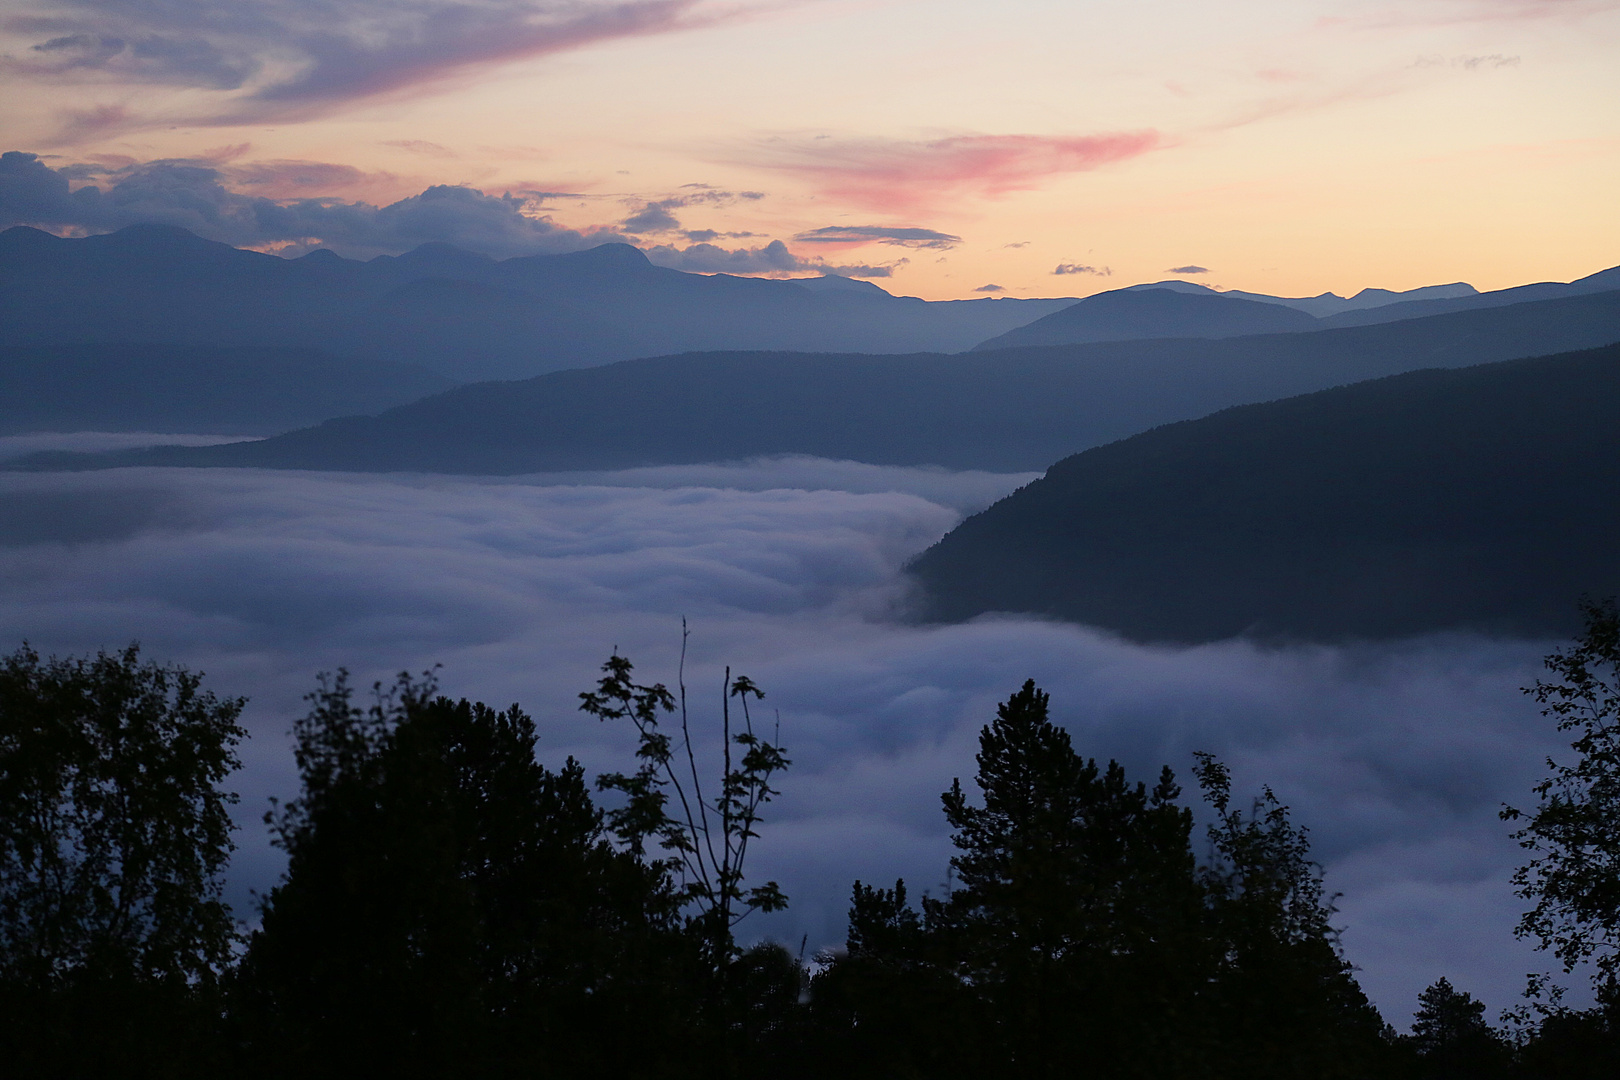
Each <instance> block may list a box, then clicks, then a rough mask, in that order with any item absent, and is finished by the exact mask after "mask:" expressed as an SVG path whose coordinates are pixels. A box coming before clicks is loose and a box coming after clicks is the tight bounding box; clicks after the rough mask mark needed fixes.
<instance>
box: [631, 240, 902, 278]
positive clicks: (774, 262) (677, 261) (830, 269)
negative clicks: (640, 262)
mask: <svg viewBox="0 0 1620 1080" xmlns="http://www.w3.org/2000/svg"><path fill="white" fill-rule="evenodd" d="M694 235H696V234H694ZM646 252H647V258H649V259H651V260H652V261H653V262H654V263H656V264H657V265H659V266H667V267H669V268H670V269H672V270H685V271H689V272H691V273H697V274H771V275H778V276H787V275H803V274H806V273H815V274H837V275H838V276H840V277H858V278H874V277H889V276H890V275H892V274H893V273H894V271H895V269H896V268H897V267H899V266H901V265H903V264H904V263H905V262H906V260H905V259H898V260H896V261H895V262H893V263H889V264H887V265H876V266H874V265H869V264H866V263H832V262H828V261H827V260H825V259H820V258H813V257H812V258H808V259H807V258H804V257H803V256H800V255H795V254H794V253H793V252H792V251H789V250H788V246H787V245H786V244H784V243H782V241H780V240H772V241H771V242H770V243H768V244H765V245H763V246H760V247H747V248H723V247H720V246H719V245H717V244H711V243H707V242H702V243H696V244H688V245H687V246H686V247H677V246H676V245H674V244H658V245H656V246H654V247H650V248H647V249H646Z"/></svg>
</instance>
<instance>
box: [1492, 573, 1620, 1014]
mask: <svg viewBox="0 0 1620 1080" xmlns="http://www.w3.org/2000/svg"><path fill="white" fill-rule="evenodd" d="M1582 614H1583V615H1584V617H1585V621H1586V627H1585V631H1584V632H1583V633H1582V635H1581V636H1580V637H1579V638H1578V639H1577V640H1576V642H1575V644H1574V646H1573V647H1571V648H1568V649H1561V650H1559V651H1557V652H1554V653H1552V654H1551V655H1549V656H1548V657H1547V658H1546V661H1545V663H1546V667H1547V669H1548V670H1549V671H1551V672H1553V673H1554V674H1555V675H1556V676H1557V678H1556V679H1555V680H1553V681H1551V682H1543V681H1541V680H1539V679H1538V680H1537V681H1536V684H1535V686H1533V687H1528V688H1526V690H1525V693H1527V694H1529V695H1531V696H1532V697H1534V698H1535V699H1536V701H1537V702H1538V703H1540V704H1542V705H1544V706H1545V708H1544V709H1542V714H1543V715H1544V716H1548V717H1550V718H1552V719H1553V720H1555V721H1556V722H1557V724H1558V730H1559V731H1563V732H1573V733H1574V736H1575V737H1574V739H1573V740H1572V741H1571V743H1570V749H1571V750H1573V751H1574V752H1575V754H1576V755H1577V758H1576V760H1575V761H1574V762H1572V763H1562V764H1561V763H1559V762H1557V761H1555V760H1553V759H1552V758H1548V759H1547V769H1548V771H1549V775H1548V776H1547V778H1546V779H1544V780H1542V781H1541V782H1540V783H1539V784H1537V785H1536V786H1535V788H1534V789H1533V790H1534V791H1535V793H1536V796H1537V799H1538V800H1539V802H1538V805H1537V806H1536V807H1535V809H1533V810H1531V811H1528V812H1526V811H1522V810H1519V809H1516V808H1515V807H1511V806H1508V807H1504V808H1503V810H1502V818H1503V820H1505V821H1515V822H1521V823H1522V825H1521V827H1520V828H1519V829H1518V831H1516V832H1515V833H1514V834H1513V836H1514V839H1516V840H1518V841H1519V844H1520V846H1521V847H1523V848H1524V849H1525V850H1527V851H1529V852H1531V853H1533V855H1534V858H1532V859H1531V860H1530V862H1529V863H1527V864H1526V865H1525V866H1523V867H1521V868H1520V869H1519V870H1518V872H1517V873H1515V874H1514V875H1513V883H1514V884H1515V885H1516V886H1517V887H1518V893H1519V895H1520V896H1522V897H1524V898H1525V899H1526V900H1533V901H1535V905H1536V906H1535V907H1534V908H1532V909H1531V910H1530V911H1527V912H1525V914H1524V916H1523V917H1522V918H1521V919H1520V920H1519V926H1518V933H1519V936H1520V937H1534V938H1537V939H1539V941H1540V948H1543V949H1550V950H1551V951H1552V953H1553V955H1555V956H1557V957H1558V959H1559V960H1561V961H1563V964H1564V970H1565V971H1573V970H1574V969H1575V968H1576V967H1577V966H1579V965H1580V964H1582V963H1585V962H1587V961H1592V962H1593V965H1594V967H1593V979H1594V982H1596V983H1599V984H1602V983H1613V982H1614V981H1615V980H1616V978H1617V976H1620V611H1617V610H1616V608H1615V603H1614V600H1613V599H1610V600H1607V601H1604V602H1601V603H1599V602H1595V601H1585V602H1583V603H1582Z"/></svg>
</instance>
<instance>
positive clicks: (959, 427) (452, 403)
mask: <svg viewBox="0 0 1620 1080" xmlns="http://www.w3.org/2000/svg"><path fill="white" fill-rule="evenodd" d="M1614 341H1620V292H1611V293H1601V294H1597V295H1594V296H1585V297H1575V298H1573V299H1568V300H1547V301H1540V302H1537V303H1529V304H1519V305H1514V306H1511V307H1503V308H1493V309H1487V310H1483V311H1465V312H1457V313H1454V314H1450V315H1439V316H1433V317H1430V318H1426V319H1414V320H1409V321H1405V322H1397V323H1387V324H1384V325H1379V326H1367V327H1354V328H1349V329H1343V330H1328V331H1318V332H1315V333H1308V334H1268V335H1264V336H1259V337H1247V338H1227V339H1225V340H1221V341H1199V340H1191V339H1186V340H1173V341H1127V342H1113V343H1106V344H1094V345H1069V346H1055V347H1048V348H1030V349H1011V350H1001V351H986V352H972V353H965V354H959V355H954V356H942V355H938V354H914V355H910V356H859V355H828V354H816V353H702V354H688V355H682V356H667V357H657V358H653V359H648V360H634V361H627V362H624V363H619V364H612V365H608V366H605V367H597V368H587V369H582V370H577V371H560V372H554V373H552V374H549V375H543V376H540V377H538V378H534V379H529V380H527V381H524V382H515V383H484V384H478V385H473V386H464V387H458V388H456V389H454V390H451V391H449V392H446V393H443V394H439V395H437V396H434V397H430V398H426V399H424V400H421V401H417V402H413V403H411V404H409V405H404V406H401V407H399V408H395V409H392V410H390V411H388V412H385V413H383V414H382V415H381V416H376V417H349V418H346V419H341V420H334V421H331V422H328V423H325V424H322V425H321V426H319V427H315V428H310V429H307V430H303V431H296V432H291V433H289V434H286V435H281V436H278V437H276V438H272V439H266V440H264V441H261V442H254V443H242V444H236V445H229V446H217V447H173V448H159V449H153V450H149V451H139V452H126V453H120V454H111V455H95V456H71V455H52V456H42V457H38V458H35V459H33V462H32V464H33V465H34V467H72V468H95V467H107V466H110V465H116V464H133V463H142V464H175V465H227V466H229V465H238V466H259V467H269V468H299V469H344V470H374V471H426V472H459V473H506V474H512V473H523V472H533V471H543V470H552V469H607V468H622V467H628V466H636V465H659V464H676V463H690V462H703V461H725V460H736V459H741V458H749V457H756V456H761V455H769V454H814V455H818V456H822V457H831V458H849V459H854V460H858V461H865V462H872V463H876V464H896V465H924V464H932V465H943V466H947V467H950V468H980V469H1005V470H1028V469H1041V468H1045V467H1046V466H1047V465H1049V464H1051V463H1052V462H1053V461H1055V460H1057V459H1058V458H1061V457H1064V456H1066V455H1068V454H1071V453H1074V452H1075V451H1077V450H1083V449H1085V448H1086V447H1089V446H1097V445H1099V444H1102V443H1106V442H1110V441H1112V440H1115V439H1120V438H1124V437H1125V436H1128V435H1132V434H1135V433H1137V432H1140V431H1143V430H1145V429H1147V428H1151V427H1154V426H1156V425H1159V424H1164V423H1169V422H1172V421H1176V420H1187V419H1192V418H1194V417H1198V416H1203V415H1205V414H1207V413H1210V412H1213V411H1215V410H1216V409H1222V408H1226V407H1228V406H1231V405H1236V404H1242V403H1246V402H1255V401H1268V400H1272V399H1275V398H1280V397H1287V396H1290V395H1293V394H1300V393H1305V392H1308V391H1312V390H1319V389H1322V388H1324V387H1329V386H1335V385H1339V384H1343V383H1350V382H1356V381H1359V380H1362V379H1370V378H1376V377H1379V376H1383V375H1389V374H1393V373H1395V372H1399V371H1408V370H1412V369H1414V368H1419V367H1463V366H1466V365H1470V364H1477V363H1481V362H1485V361H1491V360H1502V359H1509V358H1512V357H1518V356H1526V355H1533V354H1537V353H1547V352H1550V351H1560V350H1565V349H1572V348H1584V347H1590V346H1593V345H1599V344H1608V343H1610V342H1614Z"/></svg>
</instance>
